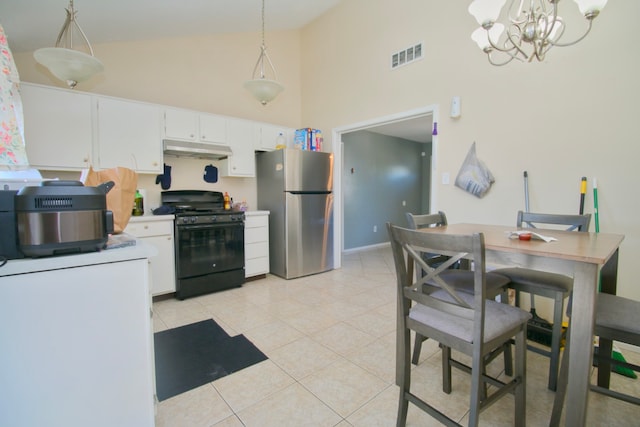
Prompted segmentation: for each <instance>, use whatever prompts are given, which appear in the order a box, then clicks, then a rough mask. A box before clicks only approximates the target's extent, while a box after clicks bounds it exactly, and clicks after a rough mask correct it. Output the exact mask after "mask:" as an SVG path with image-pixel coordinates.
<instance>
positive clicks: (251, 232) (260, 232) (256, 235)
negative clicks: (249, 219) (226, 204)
mask: <svg viewBox="0 0 640 427" xmlns="http://www.w3.org/2000/svg"><path fill="white" fill-rule="evenodd" d="M267 241H269V229H268V228H266V227H260V228H245V229H244V243H245V244H247V243H255V242H267Z"/></svg>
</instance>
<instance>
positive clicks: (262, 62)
mask: <svg viewBox="0 0 640 427" xmlns="http://www.w3.org/2000/svg"><path fill="white" fill-rule="evenodd" d="M269 69H270V70H269ZM268 71H270V72H271V74H273V80H271V79H269V78H267V72H268ZM277 78H278V76H277V74H276V69H275V67H274V66H273V63H272V62H271V59H270V58H269V55H268V54H267V47H266V46H265V44H264V0H262V45H261V46H260V56H259V57H258V62H256V66H255V67H254V68H253V76H252V80H247V81H246V82H245V83H244V87H245V89H247V90H248V91H249V92H251V94H252V95H253V96H254V98H256V99H257V100H258V101H260V103H261V104H262V105H267V103H269V102H271V101H273V100H274V99H275V97H276V96H278V94H279V93H280V92H282V91H283V90H284V86H282V85H281V84H280V83H278V82H277V81H276V80H277Z"/></svg>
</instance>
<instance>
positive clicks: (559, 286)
mask: <svg viewBox="0 0 640 427" xmlns="http://www.w3.org/2000/svg"><path fill="white" fill-rule="evenodd" d="M493 273H495V274H502V275H504V276H507V277H508V278H509V279H510V280H511V285H509V286H510V287H512V288H515V289H518V290H522V291H524V292H528V291H527V289H531V288H533V289H534V293H536V294H540V293H541V291H549V292H563V293H569V292H571V289H573V278H571V277H569V276H565V275H564V274H557V273H550V272H548V271H538V270H531V269H528V268H518V267H513V268H500V269H497V270H493Z"/></svg>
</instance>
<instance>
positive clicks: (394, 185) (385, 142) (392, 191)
mask: <svg viewBox="0 0 640 427" xmlns="http://www.w3.org/2000/svg"><path fill="white" fill-rule="evenodd" d="M342 142H343V143H344V157H343V165H344V167H343V171H342V188H343V197H344V249H345V250H349V249H354V248H360V247H364V246H370V245H375V244H379V243H384V242H388V241H389V239H388V237H387V230H386V223H387V221H391V222H392V223H395V224H400V225H403V226H406V225H407V223H406V218H405V212H413V213H426V212H429V188H430V182H429V180H430V176H431V173H430V165H431V144H430V143H429V144H422V143H418V142H413V141H408V140H405V139H401V138H394V137H389V136H385V135H380V134H376V133H373V132H368V131H357V132H351V133H348V134H344V135H342ZM423 152H424V153H425V156H422V153H423ZM403 201H405V202H406V206H403V205H402V202H403ZM374 226H376V227H377V232H374V231H373V227H374Z"/></svg>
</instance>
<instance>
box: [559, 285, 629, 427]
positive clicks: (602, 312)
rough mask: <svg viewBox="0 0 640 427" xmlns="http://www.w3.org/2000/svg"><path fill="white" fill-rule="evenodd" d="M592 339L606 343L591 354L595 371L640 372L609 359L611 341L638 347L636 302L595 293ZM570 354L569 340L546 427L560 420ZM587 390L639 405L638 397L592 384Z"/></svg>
mask: <svg viewBox="0 0 640 427" xmlns="http://www.w3.org/2000/svg"><path fill="white" fill-rule="evenodd" d="M567 315H568V316H571V313H570V305H569V308H568V309H567ZM569 334H571V325H569V330H568V331H567V338H568V335H569ZM594 335H596V336H598V337H600V338H606V339H607V344H606V345H604V343H603V342H602V341H601V345H600V347H599V348H598V352H597V354H595V353H594V356H593V359H594V361H597V362H598V363H597V366H598V369H611V368H612V367H613V366H615V365H618V366H623V367H625V368H628V369H631V370H633V371H636V372H640V366H638V365H634V364H632V363H628V362H624V361H620V360H616V359H614V358H613V357H612V345H611V341H613V340H615V341H620V342H624V343H627V344H631V345H635V346H640V301H636V300H631V299H628V298H623V297H620V296H617V295H611V294H605V293H598V294H597V295H596V314H595V325H594ZM570 351H571V350H570V346H569V340H568V339H567V345H566V346H565V349H564V354H563V355H562V365H561V367H560V375H559V378H558V389H557V391H556V395H555V398H554V401H553V410H552V412H551V420H550V422H549V426H552V427H554V426H557V425H559V423H560V417H561V416H562V408H563V406H564V399H565V395H566V392H567V382H568V379H569V352H570ZM603 362H605V363H603ZM591 390H592V391H595V392H598V393H601V394H605V395H607V396H610V397H613V398H615V399H619V400H623V401H625V402H628V403H633V404H634V405H640V397H636V396H631V395H629V394H625V393H622V392H619V391H615V390H611V389H609V388H605V387H601V386H598V385H595V384H591Z"/></svg>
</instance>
